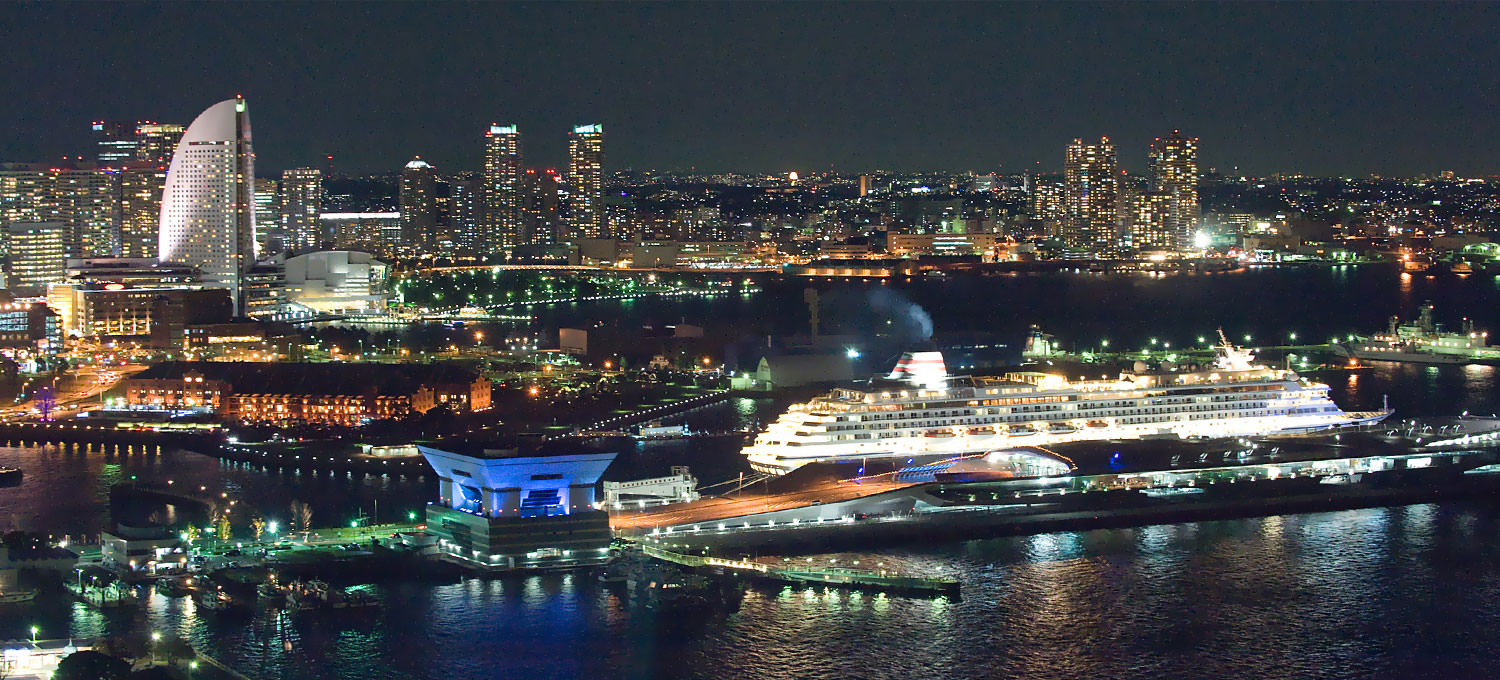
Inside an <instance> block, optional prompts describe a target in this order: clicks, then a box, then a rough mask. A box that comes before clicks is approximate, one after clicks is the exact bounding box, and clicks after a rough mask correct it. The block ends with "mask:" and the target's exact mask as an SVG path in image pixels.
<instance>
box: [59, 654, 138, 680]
mask: <svg viewBox="0 0 1500 680" xmlns="http://www.w3.org/2000/svg"><path fill="white" fill-rule="evenodd" d="M129 675H130V664H129V663H126V662H125V661H122V660H120V659H116V658H115V657H112V656H109V655H107V654H101V653H99V652H93V651H88V652H74V653H72V654H69V655H68V656H66V657H64V658H63V660H62V661H60V662H58V664H57V671H56V672H55V673H53V674H52V678H53V680H125V678H126V677H127V676H129Z"/></svg>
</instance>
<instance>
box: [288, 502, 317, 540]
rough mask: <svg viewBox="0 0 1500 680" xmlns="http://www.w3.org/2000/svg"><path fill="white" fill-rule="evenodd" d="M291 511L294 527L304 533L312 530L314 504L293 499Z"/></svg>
mask: <svg viewBox="0 0 1500 680" xmlns="http://www.w3.org/2000/svg"><path fill="white" fill-rule="evenodd" d="M291 511H292V512H291V515H292V527H293V528H295V529H296V530H297V531H301V532H304V533H306V532H308V531H312V517H313V510H312V506H309V505H308V504H306V503H303V502H302V501H292V507H291Z"/></svg>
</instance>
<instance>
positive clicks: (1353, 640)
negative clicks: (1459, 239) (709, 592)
mask: <svg viewBox="0 0 1500 680" xmlns="http://www.w3.org/2000/svg"><path fill="white" fill-rule="evenodd" d="M955 279H956V280H955ZM817 285H819V286H820V287H824V288H825V291H826V292H825V299H826V298H827V297H835V298H837V297H840V296H844V297H845V298H847V299H849V300H856V299H859V296H862V295H867V294H868V292H869V290H870V289H872V288H878V287H880V286H881V284H870V283H859V282H832V283H828V282H823V283H819V284H817ZM885 285H886V286H887V287H890V288H892V289H899V290H900V292H901V294H902V295H903V296H904V297H905V298H907V299H909V300H911V301H912V302H914V303H917V304H919V305H921V306H922V307H923V308H924V309H925V311H926V312H927V313H928V314H930V315H931V317H932V321H933V323H934V325H936V326H937V327H938V328H939V329H946V328H954V327H957V328H961V329H965V330H978V329H982V330H994V331H997V332H1003V333H1012V334H1013V337H1015V340H1014V341H1015V342H1019V341H1020V337H1021V334H1022V333H1024V331H1025V329H1026V327H1027V326H1029V325H1030V324H1031V323H1040V324H1043V326H1044V327H1045V328H1047V329H1048V330H1049V331H1051V332H1054V333H1057V334H1058V335H1060V336H1063V337H1066V338H1076V339H1077V341H1078V342H1083V341H1084V339H1088V338H1101V339H1102V338H1109V339H1110V340H1111V341H1112V342H1117V343H1131V344H1133V345H1134V346H1137V347H1138V346H1140V345H1141V344H1144V343H1146V342H1149V338H1150V337H1153V336H1160V337H1162V338H1168V337H1171V338H1174V339H1173V340H1171V341H1172V342H1174V343H1177V342H1191V340H1192V339H1193V338H1194V337H1196V336H1197V335H1201V334H1203V333H1205V332H1208V331H1211V330H1213V328H1215V327H1217V326H1218V325H1223V326H1224V327H1225V329H1226V331H1228V332H1231V333H1234V334H1252V335H1258V336H1262V337H1271V334H1283V335H1284V334H1287V333H1290V332H1297V333H1299V334H1304V336H1305V337H1312V334H1315V333H1316V334H1318V335H1321V336H1325V339H1326V336H1328V335H1333V334H1340V335H1342V334H1345V333H1351V332H1355V331H1357V330H1366V331H1368V330H1375V329H1378V328H1381V327H1383V325H1384V321H1385V317H1386V316H1389V315H1390V314H1402V315H1404V316H1408V317H1409V316H1411V315H1412V314H1414V312H1415V308H1416V306H1417V305H1420V304H1421V303H1422V301H1423V300H1425V299H1432V300H1433V301H1434V302H1435V304H1436V305H1437V308H1438V316H1439V318H1440V320H1444V321H1449V322H1450V323H1452V324H1455V325H1456V322H1457V320H1458V318H1460V317H1461V316H1469V317H1471V318H1474V319H1476V323H1477V324H1478V325H1479V326H1480V327H1481V328H1488V329H1492V330H1494V329H1500V305H1497V304H1496V302H1497V301H1500V300H1497V298H1500V286H1497V284H1496V283H1495V280H1493V279H1489V278H1484V277H1467V278H1463V279H1459V278H1455V277H1447V278H1434V279H1427V278H1425V277H1420V278H1417V279H1415V280H1413V279H1410V278H1405V277H1399V276H1398V275H1397V274H1395V273H1394V272H1392V271H1387V270H1381V269H1378V268H1377V269H1347V270H1327V269H1308V270H1266V271H1254V272H1244V273H1237V274H1224V275H1214V276H1193V277H1176V278H1155V277H1146V276H1122V275H1115V276H1097V275H1094V276H1089V275H1069V274H1049V275H1037V276H1026V277H998V278H978V277H975V278H973V279H966V278H962V277H950V279H948V280H946V281H943V282H913V283H910V284H897V283H891V284H885ZM966 287H967V288H966ZM945 290H946V291H947V292H946V293H945V292H944V291H945ZM955 290H960V291H961V292H958V293H955V292H954V291H955ZM1044 292H1047V293H1048V294H1047V295H1046V296H1043V297H1045V298H1046V299H1047V302H1045V303H1042V302H1040V301H1039V299H1040V298H1039V296H1042V294H1043V293H1044ZM960 295H962V296H967V298H966V300H965V301H964V302H963V303H962V304H961V303H959V302H944V300H955V299H958V298H959V296H960ZM778 296H779V297H780V299H779V300H778V299H775V298H777V297H778ZM800 300H801V288H800V287H798V286H794V285H791V284H787V285H783V286H780V287H779V288H778V287H777V286H768V287H767V289H766V292H765V293H764V294H763V295H762V296H760V297H756V298H749V299H724V300H715V301H700V300H685V301H681V302H674V303H671V304H672V305H677V306H676V307H667V306H663V307H661V308H660V309H657V308H656V307H655V306H656V305H658V304H661V305H666V304H667V303H659V302H650V301H645V302H643V301H637V302H634V303H632V304H633V305H636V306H638V308H637V310H636V311H639V307H642V306H644V307H650V308H651V309H652V310H653V311H651V313H652V314H656V313H660V314H661V315H663V316H665V315H667V314H674V315H676V316H678V317H681V316H684V315H686V316H689V317H690V318H691V317H694V316H701V317H703V318H709V317H710V316H712V318H714V319H716V320H717V321H716V323H722V324H727V325H730V326H734V327H743V328H744V329H746V332H749V330H750V329H753V328H755V327H756V324H757V323H758V320H757V318H756V317H757V316H758V315H760V314H762V313H765V312H767V310H770V309H775V308H778V306H779V307H780V308H784V309H790V308H793V307H794V306H795V305H797V304H799V303H800ZM977 300H983V301H984V302H983V304H984V305H987V306H990V307H992V308H993V309H991V310H989V311H987V312H986V314H983V315H980V314H976V313H975V310H974V309H973V308H972V306H973V305H976V304H980V303H978V302H975V301H977ZM1062 305H1072V307H1071V308H1058V306H1062ZM1162 310H1173V313H1171V314H1165V313H1163V312H1162ZM608 311H609V310H605V309H597V308H585V307H579V308H570V309H564V310H555V311H552V312H548V313H547V316H548V319H547V321H569V320H572V319H581V318H585V317H588V316H589V315H595V314H604V313H607V312H608ZM615 311H622V310H619V309H616V310H615ZM850 314H851V315H852V314H853V312H850ZM787 316H793V315H787ZM787 323H790V322H787ZM981 324H990V325H992V326H994V327H993V328H990V327H989V326H981ZM766 330H772V329H766ZM794 330H796V329H795V328H790V327H789V328H786V329H776V332H791V331H794ZM761 332H765V331H764V330H762V331H761ZM1496 372H1497V369H1496V368H1493V367H1487V366H1473V367H1452V366H1443V367H1423V366H1412V365H1396V364H1378V365H1375V366H1373V367H1372V368H1370V369H1368V370H1364V371H1357V372H1347V373H1346V372H1331V373H1328V374H1326V375H1324V376H1322V379H1324V380H1326V381H1328V382H1329V384H1330V386H1331V387H1332V392H1333V397H1334V399H1335V400H1336V401H1337V402H1338V403H1339V404H1340V405H1341V406H1343V407H1344V408H1346V409H1354V410H1362V409H1374V408H1378V407H1379V406H1380V404H1381V402H1382V399H1383V397H1384V396H1386V395H1389V400H1390V404H1391V406H1393V407H1395V408H1396V409H1397V412H1398V417H1406V416H1425V415H1453V414H1457V413H1460V412H1463V411H1470V412H1473V413H1485V414H1488V413H1492V412H1495V411H1500V385H1497V373H1496ZM783 405H784V404H783V403H779V402H777V401H776V400H772V399H765V400H754V399H734V400H730V401H728V402H725V403H723V404H720V405H718V406H715V407H712V408H708V409H703V410H700V411H695V412H693V413H692V414H689V415H688V416H686V418H687V419H688V421H689V422H690V424H692V425H693V426H694V427H702V428H705V429H707V428H711V427H715V426H718V427H730V426H735V425H740V424H746V423H754V422H756V421H762V422H763V421H764V419H766V418H768V417H771V416H774V414H775V413H776V412H777V411H778V409H779V408H781V407H782V406H783ZM622 462H623V463H624V464H625V465H626V466H627V467H628V469H629V470H630V472H632V473H637V472H639V473H641V474H647V473H653V472H656V471H658V470H661V471H664V470H665V468H666V467H669V466H670V465H675V464H687V465H690V466H692V467H693V468H694V470H695V471H698V472H699V474H700V476H701V477H703V478H704V480H705V482H706V483H707V482H710V481H712V480H713V479H721V478H727V477H729V476H731V475H733V474H735V473H736V471H737V470H738V469H741V462H740V461H739V460H738V459H737V458H736V447H735V446H734V443H733V442H713V441H706V442H652V443H642V444H637V445H635V446H634V447H632V448H631V449H630V450H629V451H627V452H626V453H625V455H623V456H622ZM0 465H14V466H17V467H20V468H22V469H24V470H25V471H26V477H25V480H24V482H23V484H22V485H21V486H19V487H14V488H0V527H3V528H5V529H10V528H24V529H28V530H37V531H43V532H45V533H53V534H59V535H60V534H92V533H97V531H98V530H100V529H101V528H103V526H104V523H105V521H106V517H105V508H106V499H107V490H108V487H109V486H110V485H111V484H113V483H116V482H120V481H125V480H128V479H129V478H130V477H131V476H136V477H138V478H140V479H152V480H163V479H168V478H170V479H172V480H173V484H174V485H177V484H183V485H188V486H189V488H198V487H200V486H201V487H203V488H204V489H220V490H222V492H223V493H227V494H229V495H230V497H233V498H238V499H240V503H242V504H244V506H245V507H247V508H254V509H256V510H258V511H259V512H261V513H263V514H266V515H267V516H271V515H274V514H276V513H284V512H285V508H286V507H287V506H288V504H289V503H290V502H291V501H292V500H294V499H298V500H303V501H305V502H309V503H311V504H313V507H314V519H313V521H314V523H315V524H325V525H333V524H345V523H346V522H347V521H348V519H349V518H350V517H351V516H354V515H357V514H359V513H360V512H364V513H365V514H366V515H369V514H370V513H372V512H374V511H375V508H374V505H375V501H376V499H377V498H378V499H379V512H380V515H381V517H382V518H384V519H396V518H397V516H398V514H399V515H404V513H405V512H407V511H410V510H414V509H416V508H418V507H419V506H420V504H421V503H422V502H424V501H425V500H426V499H427V498H428V497H429V496H430V495H431V493H432V490H431V488H430V487H431V483H430V482H428V481H424V480H412V479H399V478H397V479H389V478H381V477H374V478H372V477H357V478H349V477H337V476H331V475H326V474H325V475H308V474H286V473H279V472H264V471H260V470H256V469H250V468H245V467H239V466H234V465H230V464H226V463H221V462H220V461H217V460H214V459H210V458H207V457H204V456H200V455H197V454H194V453H191V452H186V451H164V452H161V453H148V452H142V451H135V452H126V453H120V454H112V455H105V454H103V453H102V452H99V451H87V450H85V451H79V450H77V449H63V448H59V447H35V448H8V449H0ZM238 512H239V510H238V509H237V510H236V513H238ZM794 559H798V560H808V559H811V560H813V561H814V562H815V563H820V564H837V565H850V566H852V565H853V563H854V562H856V561H858V562H859V563H860V564H859V566H865V567H869V566H874V565H881V566H882V567H889V568H895V569H900V570H902V571H907V572H914V573H921V574H927V575H934V576H939V575H942V576H952V577H955V578H957V579H959V580H960V581H961V582H962V585H963V597H962V599H953V600H950V599H946V598H930V599H915V598H904V597H897V596H891V595H882V594H871V593H857V592H845V591H839V590H827V591H824V590H820V589H809V588H794V587H776V588H769V587H767V588H750V589H749V590H747V591H746V592H745V594H744V596H743V598H742V599H741V600H739V601H738V607H737V608H725V609H724V610H723V611H715V612H712V613H709V614H706V615H702V616H699V617H696V618H694V619H692V620H689V621H680V620H671V619H670V617H668V616H664V615H663V614H661V613H660V612H659V611H658V610H657V609H653V608H650V607H644V606H640V605H639V604H637V603H633V602H631V601H630V600H629V599H628V598H627V597H625V596H624V595H623V593H621V592H620V591H618V590H616V589H613V588H611V587H608V586H606V585H604V584H601V583H599V582H598V581H597V580H596V579H594V578H593V576H592V575H590V574H587V573H574V574H569V573H559V574H544V575H533V576H524V577H513V578H498V579H492V580H483V579H466V580H462V581H456V582H407V583H395V582H392V583H380V584H376V585H374V586H372V592H373V593H374V594H375V595H376V596H377V597H378V598H379V599H380V601H381V606H380V607H379V609H378V611H377V612H376V613H366V614H361V615H356V616H350V615H346V614H339V613H334V612H300V613H296V614H290V615H285V614H283V615H273V614H257V615H255V616H247V617H244V618H233V617H220V616H216V615H215V614H213V613H210V612H204V611H199V610H197V609H196V608H195V606H194V605H193V604H192V602H191V601H190V600H188V599H169V598H165V597H163V596H160V595H152V596H151V599H150V600H149V601H148V602H147V604H146V606H144V607H142V608H140V609H138V610H134V611H109V612H99V611H96V610H93V609H89V608H87V607H85V606H83V605H80V604H77V603H72V602H66V601H60V600H58V601H52V600H49V601H43V602H38V603H37V604H35V605H32V606H31V607H30V608H29V609H8V610H5V611H3V612H0V639H6V638H21V637H26V636H27V629H28V628H29V626H31V625H36V626H38V627H39V628H40V629H41V630H42V631H43V633H42V634H43V636H45V637H67V636H75V637H90V636H97V635H111V634H121V633H136V634H140V635H144V634H145V633H146V632H149V631H153V630H154V631H159V632H162V633H163V634H166V635H181V636H183V637H185V638H187V639H188V640H189V641H191V642H192V643H193V644H194V645H195V646H198V647H200V648H202V649H203V650H204V651H206V652H207V653H209V654H212V655H213V656H215V657H217V658H219V659H220V660H222V661H224V662H226V663H228V664H229V665H231V666H232V667H234V668H236V669H238V670H240V671H241V672H244V673H245V674H247V675H249V676H250V677H252V678H256V679H257V680H261V679H271V678H328V679H355V678H358V679H361V680H363V679H370V680H377V679H386V678H391V679H394V678H445V679H446V678H480V679H483V678H506V677H527V678H537V679H548V678H559V679H562V678H599V677H611V678H613V677H624V678H654V677H671V678H731V677H732V678H751V679H753V678H791V677H795V678H927V677H941V678H980V677H1028V678H1042V679H1046V678H1126V677H1170V678H1225V677H1248V676H1253V677H1276V678H1470V677H1475V678H1477V677H1493V675H1494V671H1493V669H1492V667H1491V664H1492V661H1493V659H1494V657H1495V652H1494V650H1495V649H1500V625H1497V624H1500V607H1497V606H1496V605H1495V604H1494V603H1495V602H1497V601H1500V504H1489V503H1484V502H1468V503H1456V502H1455V503H1444V504H1428V505H1414V506H1407V507H1395V508H1373V509H1363V510H1351V511H1340V512H1326V513H1313V514H1305V515H1281V516H1271V517H1263V518H1251V519H1237V520H1226V521H1215V522H1199V523H1187V524H1177V525H1165V526H1148V527H1139V528H1130V529H1114V530H1099V531H1083V532H1064V533H1053V534H1044V535H1038V536H1023V537H1006V538H994V539H984V540H972V541H965V542H944V543H937V544H931V545H920V546H904V547H900V548H890V549H882V550H872V551H869V552H862V553H840V554H824V555H811V556H798V557H796V558H794Z"/></svg>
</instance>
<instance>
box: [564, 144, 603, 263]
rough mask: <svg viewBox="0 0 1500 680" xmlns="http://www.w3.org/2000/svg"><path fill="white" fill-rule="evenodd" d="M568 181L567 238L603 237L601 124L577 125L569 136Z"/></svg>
mask: <svg viewBox="0 0 1500 680" xmlns="http://www.w3.org/2000/svg"><path fill="white" fill-rule="evenodd" d="M567 182H568V223H569V225H568V226H569V231H570V232H571V233H570V236H572V237H573V238H602V237H604V236H605V228H604V126H603V125H599V124H598V123H595V124H592V125H579V126H577V127H575V128H573V132H572V133H571V134H569V135H568V176H567Z"/></svg>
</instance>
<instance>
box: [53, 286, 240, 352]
mask: <svg viewBox="0 0 1500 680" xmlns="http://www.w3.org/2000/svg"><path fill="white" fill-rule="evenodd" d="M47 305H48V306H50V307H51V308H53V309H55V310H57V313H58V315H59V316H60V317H61V319H62V325H63V330H64V331H65V332H66V333H67V334H68V335H69V336H70V337H80V338H97V339H112V340H136V341H139V342H144V343H147V344H149V345H151V346H154V347H161V348H168V349H181V348H182V346H183V337H184V329H185V327H186V326H187V325H189V324H195V323H220V322H224V321H228V320H229V317H230V314H231V313H232V312H231V305H230V301H229V291H228V290H225V289H223V288H204V289H199V288H192V287H180V286H150V285H142V286H134V285H128V284H122V283H98V282H83V283H79V282H68V283H63V284H57V285H54V286H52V287H51V289H50V290H49V291H48V292H47Z"/></svg>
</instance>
